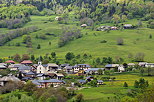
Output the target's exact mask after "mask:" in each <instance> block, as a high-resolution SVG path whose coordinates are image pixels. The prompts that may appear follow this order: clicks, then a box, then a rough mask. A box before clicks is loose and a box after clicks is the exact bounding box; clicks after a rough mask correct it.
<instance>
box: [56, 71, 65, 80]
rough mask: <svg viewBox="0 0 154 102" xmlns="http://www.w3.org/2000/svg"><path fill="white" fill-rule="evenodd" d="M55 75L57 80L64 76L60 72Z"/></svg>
mask: <svg viewBox="0 0 154 102" xmlns="http://www.w3.org/2000/svg"><path fill="white" fill-rule="evenodd" d="M56 77H57V79H58V80H61V79H62V78H63V77H64V75H63V74H62V73H56Z"/></svg>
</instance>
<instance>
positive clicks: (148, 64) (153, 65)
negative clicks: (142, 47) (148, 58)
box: [145, 63, 154, 68]
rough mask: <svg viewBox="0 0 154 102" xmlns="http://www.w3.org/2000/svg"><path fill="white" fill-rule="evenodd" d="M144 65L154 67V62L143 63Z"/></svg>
mask: <svg viewBox="0 0 154 102" xmlns="http://www.w3.org/2000/svg"><path fill="white" fill-rule="evenodd" d="M145 67H151V68H154V63H146V64H145Z"/></svg>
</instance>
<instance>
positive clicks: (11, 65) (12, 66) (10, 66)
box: [8, 64, 23, 71]
mask: <svg viewBox="0 0 154 102" xmlns="http://www.w3.org/2000/svg"><path fill="white" fill-rule="evenodd" d="M20 66H23V65H22V64H10V65H9V66H8V68H9V69H10V70H12V71H17V70H18V68H19V67H20Z"/></svg>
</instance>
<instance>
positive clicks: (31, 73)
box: [26, 71, 35, 75]
mask: <svg viewBox="0 0 154 102" xmlns="http://www.w3.org/2000/svg"><path fill="white" fill-rule="evenodd" d="M26 75H35V73H34V72H32V71H30V72H28V73H26Z"/></svg>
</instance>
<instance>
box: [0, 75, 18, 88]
mask: <svg viewBox="0 0 154 102" xmlns="http://www.w3.org/2000/svg"><path fill="white" fill-rule="evenodd" d="M9 81H13V82H20V79H18V78H17V77H15V76H14V75H11V74H9V75H8V76H4V77H2V78H0V86H5V84H6V83H7V82H9Z"/></svg>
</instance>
